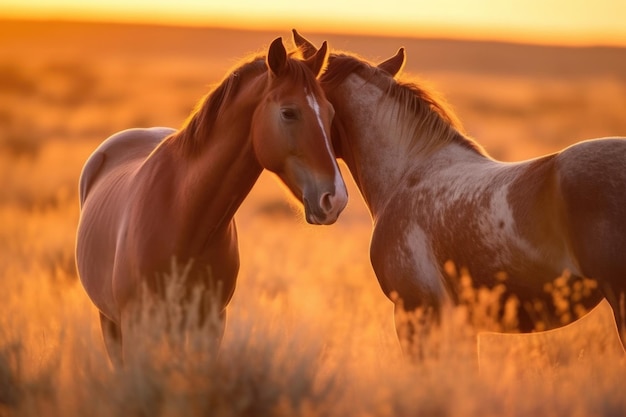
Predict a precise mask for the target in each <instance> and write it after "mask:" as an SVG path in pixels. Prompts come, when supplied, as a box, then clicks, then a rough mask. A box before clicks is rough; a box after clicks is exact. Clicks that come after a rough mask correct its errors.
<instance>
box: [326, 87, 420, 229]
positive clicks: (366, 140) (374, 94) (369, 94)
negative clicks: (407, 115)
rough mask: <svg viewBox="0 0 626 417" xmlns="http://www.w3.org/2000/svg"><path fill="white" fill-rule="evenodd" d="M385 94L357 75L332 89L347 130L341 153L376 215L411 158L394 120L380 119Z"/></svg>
mask: <svg viewBox="0 0 626 417" xmlns="http://www.w3.org/2000/svg"><path fill="white" fill-rule="evenodd" d="M382 94H383V92H382V91H381V90H380V89H379V88H377V87H376V86H374V85H372V84H367V83H365V82H364V81H363V80H362V79H361V78H360V77H358V76H356V75H351V76H349V77H348V78H346V80H345V81H344V82H343V83H342V84H341V85H340V86H339V87H338V88H337V91H336V92H335V93H333V95H335V96H336V97H339V99H338V100H333V105H334V106H335V109H336V110H337V115H338V118H339V120H340V123H341V126H342V130H343V131H344V132H343V134H342V135H341V136H342V140H343V141H344V142H343V143H342V144H341V145H340V148H341V157H342V159H343V160H344V162H345V163H346V165H347V166H348V168H349V169H350V172H351V173H352V176H353V178H354V180H355V182H356V183H357V186H358V187H359V189H360V191H361V194H362V195H363V198H364V199H365V202H366V203H367V206H368V207H369V209H370V212H371V214H372V215H373V217H375V215H376V213H377V212H378V211H379V210H380V209H381V208H382V207H383V206H384V205H386V202H387V201H388V198H389V197H390V195H391V193H392V192H393V190H394V188H395V185H396V184H398V183H399V182H400V181H401V178H402V176H403V173H404V171H405V165H406V164H407V162H408V160H407V154H406V150H405V149H403V148H402V147H401V146H398V143H397V141H396V138H395V133H394V132H393V131H394V130H395V128H394V127H393V126H392V125H391V123H387V122H385V123H380V121H381V117H380V116H381V115H380V113H379V104H380V100H381V98H382ZM342 114H345V115H350V117H342V116H341V115H342ZM383 121H384V119H383Z"/></svg>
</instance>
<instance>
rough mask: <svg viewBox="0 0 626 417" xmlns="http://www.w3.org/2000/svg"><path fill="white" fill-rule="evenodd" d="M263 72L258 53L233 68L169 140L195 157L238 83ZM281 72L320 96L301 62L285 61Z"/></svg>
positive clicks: (313, 77)
mask: <svg viewBox="0 0 626 417" xmlns="http://www.w3.org/2000/svg"><path fill="white" fill-rule="evenodd" d="M300 54H301V51H300V50H295V51H292V52H290V53H289V55H288V56H289V58H293V57H294V56H296V55H300ZM266 70H267V66H266V64H265V56H264V55H259V54H256V55H253V56H252V57H249V58H248V59H247V60H245V62H244V63H243V64H239V65H238V66H236V67H235V69H234V70H232V71H231V72H230V73H229V74H228V75H227V76H226V77H225V78H224V79H223V80H222V82H221V83H220V84H218V85H217V86H216V87H215V88H214V89H213V90H211V91H210V92H209V93H208V94H206V95H205V96H204V97H202V98H201V99H200V101H198V103H197V104H196V106H195V108H194V110H193V111H192V112H191V113H190V115H189V116H188V117H187V119H186V120H185V122H184V123H183V125H182V127H181V128H180V130H179V131H178V132H176V133H174V134H173V135H172V136H171V137H170V141H172V142H175V143H177V144H178V145H179V146H180V147H182V148H183V149H184V150H186V151H187V152H188V153H190V154H198V153H199V152H200V151H201V148H202V145H203V143H205V141H206V139H207V138H208V137H209V136H210V134H211V133H212V130H213V127H214V125H215V123H216V121H217V120H218V118H219V116H220V114H221V113H222V111H223V110H224V108H225V106H226V104H227V103H228V101H229V100H230V99H231V98H233V97H234V96H235V95H236V94H237V92H238V91H239V87H240V85H241V83H242V81H243V80H246V79H247V78H248V77H250V76H258V75H260V74H261V73H263V72H264V71H266ZM285 71H286V73H287V74H289V75H288V76H289V77H290V78H291V79H292V80H293V82H295V83H300V84H302V85H304V86H305V87H306V88H308V90H309V91H310V92H312V93H314V94H316V95H323V92H322V89H321V87H320V85H319V84H318V83H317V81H316V78H315V76H314V75H313V74H312V72H311V71H310V70H309V69H308V67H307V66H306V65H305V64H304V62H302V61H301V60H299V59H287V69H286V70H285Z"/></svg>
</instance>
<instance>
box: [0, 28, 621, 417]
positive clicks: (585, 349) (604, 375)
mask: <svg viewBox="0 0 626 417" xmlns="http://www.w3.org/2000/svg"><path fill="white" fill-rule="evenodd" d="M3 27H4V29H2V30H3V31H5V32H6V31H8V30H9V29H7V28H11V27H13V26H11V25H5V26H3ZM78 29H80V30H81V31H82V32H80V33H81V34H82V35H81V36H71V35H72V30H78ZM78 29H71V28H70V29H63V30H60V29H58V30H56V29H55V30H56V31H53V30H50V31H49V32H47V31H46V29H45V28H41V30H40V32H38V33H37V32H33V31H32V28H31V30H26V29H20V27H17V28H15V27H13V29H12V30H13V31H14V32H13V33H12V36H13V37H10V38H6V39H3V42H4V44H3V45H4V46H3V49H0V301H1V306H2V307H1V311H2V313H1V314H0V416H2V417H4V416H35V415H46V416H56V415H59V416H61V415H62V416H68V415H70V416H74V415H75V416H79V415H90V416H99V415H102V416H112V415H136V416H143V415H146V416H155V415H160V416H170V415H172V416H179V415H189V416H193V415H215V416H218V415H224V416H230V415H250V416H251V415H263V416H297V415H302V416H335V415H336V416H404V415H407V416H408V415H416V414H419V415H433V416H446V415H463V416H504V415H506V416H537V415H546V416H568V417H569V416H620V415H624V414H626V397H625V396H624V392H625V387H626V382H625V380H624V373H625V368H624V363H623V359H622V358H621V356H620V351H619V348H618V347H616V346H617V345H616V342H617V336H616V334H615V330H614V327H613V326H614V323H613V322H612V321H611V317H610V315H608V316H607V314H608V312H607V310H606V305H601V306H600V308H599V309H598V310H596V311H594V312H593V313H591V314H590V315H588V316H587V317H586V318H585V319H584V320H583V321H581V322H579V323H576V324H575V325H573V326H571V327H568V328H564V329H562V330H559V331H556V332H550V333H542V334H538V335H508V336H503V335H497V334H484V335H482V336H481V350H482V355H481V358H480V359H481V365H482V370H481V372H480V373H479V372H478V371H477V360H476V356H475V348H476V341H475V338H474V336H473V335H472V334H471V332H468V331H467V330H466V329H464V328H462V327H461V329H460V330H459V329H458V328H455V329H454V330H444V331H442V332H441V333H438V334H436V335H434V336H433V337H432V338H431V339H429V340H428V342H427V346H429V349H427V350H426V352H427V353H426V358H425V360H424V361H423V362H421V363H419V364H412V363H409V362H408V361H406V360H405V359H404V358H403V357H402V355H401V353H400V348H399V344H398V341H397V339H396V336H395V330H394V326H393V321H392V307H391V304H390V302H389V301H388V300H387V299H386V298H385V297H384V296H383V295H382V293H381V291H380V289H379V288H378V284H377V282H376V279H375V277H374V275H373V273H372V271H371V268H370V266H369V260H368V246H369V234H370V231H371V224H370V219H369V216H368V214H367V212H366V210H365V208H364V206H363V204H362V202H361V200H360V198H359V197H358V192H357V191H356V190H355V188H354V187H353V186H352V184H350V195H351V197H352V198H351V202H350V205H349V207H348V209H347V210H346V212H345V213H344V215H343V216H342V218H341V219H340V221H339V222H338V224H337V225H335V226H332V227H324V228H322V227H312V226H308V225H306V224H305V223H304V222H303V221H302V220H301V218H300V217H299V215H298V214H296V212H297V210H295V209H293V208H291V207H290V206H289V205H288V204H287V203H285V199H286V197H285V195H286V193H285V192H284V191H283V190H281V188H280V187H279V186H277V185H276V182H275V180H274V179H273V178H271V176H270V175H263V176H262V178H261V180H260V182H259V183H258V184H257V186H256V187H255V189H254V190H253V192H252V193H251V195H250V196H249V198H248V199H247V200H246V202H245V203H244V205H243V206H242V207H241V209H240V211H239V212H238V214H237V220H238V226H239V232H240V247H241V256H242V268H241V274H240V278H239V282H238V288H237V291H236V293H235V297H234V299H233V301H232V303H231V305H230V308H229V313H228V314H229V317H228V324H227V328H226V332H225V335H224V340H223V344H222V348H221V350H220V353H219V355H215V354H214V353H213V351H212V350H211V346H210V343H209V342H208V340H209V339H208V338H206V337H205V334H203V333H199V332H194V331H191V333H190V334H188V335H187V337H186V339H185V340H186V342H185V343H181V340H182V339H181V336H180V334H179V333H177V332H172V333H167V334H166V335H168V337H167V338H164V333H162V332H160V331H159V329H160V328H159V327H158V326H154V325H150V323H144V322H140V324H139V326H140V327H139V329H140V330H139V333H140V334H142V335H143V339H140V340H152V341H154V340H156V341H157V342H155V343H151V348H150V349H147V352H149V354H148V353H146V355H145V358H151V360H142V361H136V362H134V363H132V364H131V365H129V366H128V367H127V368H126V369H124V370H122V371H114V370H113V369H112V368H111V367H110V365H109V363H108V360H107V359H106V355H105V353H104V346H103V343H102V340H101V336H100V333H99V327H98V320H97V314H96V311H95V309H94V307H93V306H92V304H91V303H90V301H89V300H88V299H87V297H86V296H85V294H84V292H83V290H82V288H81V287H80V284H79V282H78V281H77V278H76V275H75V272H74V266H73V243H74V232H75V228H76V224H77V221H78V204H77V195H76V188H77V186H76V184H77V179H78V174H79V172H80V168H81V165H82V163H83V161H84V160H85V159H86V157H87V156H88V154H89V153H90V152H91V150H92V149H93V148H94V147H95V146H96V144H97V143H98V142H99V141H100V140H102V139H103V138H105V137H106V136H108V135H109V134H111V133H113V132H115V131H117V130H121V129H124V128H127V127H130V126H147V125H172V126H177V125H179V124H180V122H181V121H182V120H183V119H184V117H185V116H186V114H187V112H188V111H189V110H190V109H191V108H192V107H193V105H194V103H195V100H196V99H198V98H199V97H200V96H201V95H202V94H203V93H204V92H205V91H206V85H207V84H211V83H212V82H216V81H218V80H219V79H220V78H221V76H222V75H223V72H224V71H225V70H226V69H227V68H229V67H231V65H232V64H233V62H234V61H235V60H236V57H238V56H242V55H244V54H245V53H247V52H249V51H250V50H253V49H256V48H258V47H260V46H261V45H262V44H263V43H264V42H265V43H267V42H269V41H270V40H271V39H273V36H274V35H273V34H267V35H263V36H262V37H259V34H240V35H238V36H239V37H237V36H235V35H234V34H232V33H229V34H228V36H229V37H230V38H229V39H231V42H230V43H229V44H219V43H216V42H214V43H213V44H211V48H212V49H211V48H209V49H207V48H208V46H207V45H208V43H207V42H208V41H207V42H204V41H203V42H199V41H198V42H197V43H191V44H190V45H187V46H185V47H184V48H182V47H180V45H182V44H183V42H184V40H185V38H184V36H182V35H181V34H180V33H178V32H176V30H173V29H170V30H169V31H168V30H165V29H159V28H151V29H142V30H127V29H123V30H122V29H120V28H117V29H116V28H109V30H108V31H105V30H102V29H93V30H91V31H90V30H87V29H84V28H78ZM129 31H130V34H131V35H132V34H135V35H136V36H132V37H129V34H128V32H129ZM5 32H2V35H3V36H4V35H5V34H6V33H5ZM177 33H178V34H177ZM184 33H186V32H184V31H183V35H184ZM211 33H212V32H210V33H209V34H208V35H206V36H207V37H208V38H207V39H213V38H214V37H215V35H211ZM148 34H149V35H148ZM98 36H100V38H98ZM71 39H73V41H69V40H71ZM103 39H104V40H106V42H105V43H104V44H103V46H102V48H94V47H93V45H95V44H97V43H98V41H101V40H103ZM124 39H126V40H127V41H128V42H124ZM168 39H169V41H168ZM205 40H206V39H205ZM331 41H332V39H331ZM72 42H74V43H72ZM107 42H108V43H107ZM336 42H337V43H339V44H340V45H338V46H339V47H342V48H348V49H355V50H357V51H360V52H361V53H363V54H365V55H367V56H373V57H376V56H378V54H379V53H382V52H378V49H376V51H377V52H372V54H371V55H370V54H368V48H369V46H368V45H373V46H372V47H376V48H379V49H381V50H383V49H384V50H388V51H389V54H391V52H393V51H395V49H396V48H397V46H399V45H397V44H396V41H394V40H384V41H383V40H377V41H376V42H378V43H373V42H372V41H371V40H359V39H356V38H351V39H348V40H345V39H343V38H337V39H336ZM341 42H343V44H341ZM155 43H157V44H158V43H162V44H163V45H165V46H164V47H163V48H164V49H159V48H153V46H154V44H155ZM397 43H399V42H397ZM383 44H384V45H383ZM59 45H61V46H62V47H61V46H59ZM381 45H382V46H381ZM52 46H55V47H56V46H59V48H58V49H54V48H52ZM383 46H384V47H383ZM407 47H408V48H409V49H408V51H409V59H410V60H411V59H412V58H411V57H412V56H413V55H412V54H415V55H418V52H413V51H412V50H411V49H410V45H407ZM450 48H451V49H449V50H453V49H454V48H455V46H453V45H452V46H450ZM477 48H478V47H477ZM53 50H54V51H57V52H54V53H53V52H51V51H53ZM207 50H208V52H207ZM421 52H422V55H420V59H422V60H425V61H427V60H428V59H433V60H436V57H437V56H436V54H434V53H432V52H431V55H428V53H427V50H422V51H421ZM437 53H438V54H441V53H442V51H441V50H437ZM529 53H530V52H529ZM567 53H568V54H569V55H568V56H570V55H572V53H571V51H569V50H568V52H567ZM578 53H579V54H581V58H580V60H581V61H585V62H587V61H586V58H585V54H590V53H591V52H589V51H588V50H579V51H578ZM615 54H617V56H618V57H621V56H623V52H621V51H617V52H615ZM224 57H226V58H224ZM483 58H484V57H483ZM496 58H497V57H492V59H496ZM546 59H548V58H546ZM606 59H609V58H606ZM415 60H416V61H417V57H416V58H415ZM216 61H217V62H216ZM570 61H571V59H570ZM410 62H411V61H410ZM413 62H415V61H413ZM494 62H495V61H494ZM568 62H569V61H568ZM442 65H443V64H442ZM538 65H539V64H537V63H536V62H535V63H533V65H532V68H537V66H538ZM585 65H586V66H585V67H584V71H582V73H580V74H577V73H574V74H572V70H571V69H570V70H568V72H567V74H568V76H567V77H563V76H558V77H555V76H553V75H550V74H548V75H545V74H544V75H542V76H537V74H536V70H533V71H531V70H530V69H529V70H528V72H527V73H525V72H524V69H523V68H521V69H519V68H518V69H517V70H516V72H515V73H512V74H509V73H506V72H502V71H504V70H502V71H501V72H500V73H497V74H494V73H482V72H480V71H476V69H475V68H476V65H474V64H471V63H468V66H467V68H464V67H459V68H456V69H454V70H451V69H450V68H439V69H438V68H434V67H432V66H430V67H428V70H427V71H424V72H423V74H422V75H424V76H426V78H428V79H430V80H431V81H433V82H434V83H435V84H436V85H437V86H438V87H439V88H440V89H441V90H443V92H444V94H445V95H447V97H448V98H449V100H450V102H451V103H452V104H453V105H454V106H455V107H456V109H457V110H458V112H459V115H460V117H461V119H462V120H463V121H464V122H465V125H466V127H467V128H468V130H469V132H470V133H471V134H473V135H475V136H476V137H478V138H479V139H480V141H481V143H482V144H484V145H485V146H486V147H487V149H488V150H489V151H490V152H491V153H492V154H493V155H494V156H497V157H500V158H503V159H507V160H514V159H520V158H525V157H532V156H536V155H539V154H541V153H545V152H551V151H555V150H558V149H560V148H561V147H564V146H567V145H569V144H571V143H573V142H574V141H576V140H580V139H584V138H586V137H592V136H602V135H607V134H621V135H624V134H626V118H625V117H624V110H623V109H624V108H626V103H625V102H624V101H625V100H626V99H625V98H624V97H626V95H625V94H623V93H624V91H625V90H626V81H625V80H624V79H623V78H619V77H613V76H610V75H609V76H607V75H606V73H605V72H604V71H600V70H598V71H596V72H594V70H593V66H590V64H589V63H586V64H585ZM419 67H420V66H419V64H413V66H411V65H409V67H408V70H409V71H412V72H422V71H420V70H419ZM468 68H471V71H470V70H469V69H468ZM525 74H526V75H525ZM346 177H347V178H348V177H349V175H347V176H346ZM459 314H462V311H460V312H459ZM173 346H174V347H176V348H175V349H174V348H173Z"/></svg>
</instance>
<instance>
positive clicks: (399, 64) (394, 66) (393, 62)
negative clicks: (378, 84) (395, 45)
mask: <svg viewBox="0 0 626 417" xmlns="http://www.w3.org/2000/svg"><path fill="white" fill-rule="evenodd" d="M405 62H406V56H405V54H404V48H400V49H398V52H396V54H395V55H394V56H392V57H391V58H389V59H388V60H386V61H384V62H381V63H380V64H378V68H380V69H381V70H383V71H385V72H386V73H388V74H389V75H391V76H392V77H395V76H396V75H398V73H399V72H400V71H401V70H402V68H404V64H405Z"/></svg>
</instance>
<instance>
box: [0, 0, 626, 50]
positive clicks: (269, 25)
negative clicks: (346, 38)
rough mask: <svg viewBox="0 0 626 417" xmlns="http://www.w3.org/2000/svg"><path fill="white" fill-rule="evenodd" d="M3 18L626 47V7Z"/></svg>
mask: <svg viewBox="0 0 626 417" xmlns="http://www.w3.org/2000/svg"><path fill="white" fill-rule="evenodd" d="M0 16H4V17H17V18H36V19H65V20H104V21H122V22H141V23H158V24H173V25H202V26H220V27H234V28H244V29H245V28H247V29H286V30H288V29H290V28H291V27H298V28H299V30H301V31H306V32H309V33H310V32H313V31H315V32H331V33H359V34H370V35H381V36H410V37H421V36H427V37H446V38H471V39H490V40H504V41H515V42H531V43H542V44H572V45H598V44H600V45H617V46H626V23H625V22H624V21H625V19H626V0H509V1H506V0H377V1H371V0H316V1H314V2H313V1H305V0H174V1H159V0H0Z"/></svg>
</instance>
